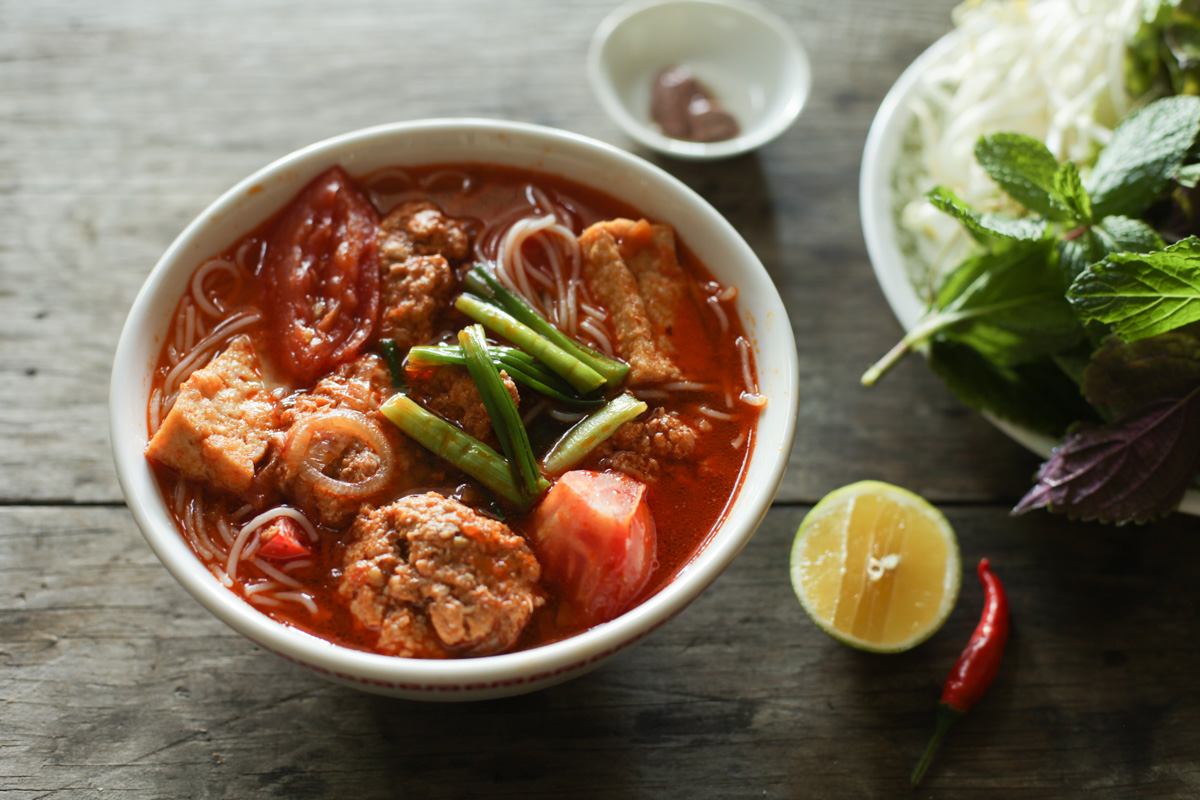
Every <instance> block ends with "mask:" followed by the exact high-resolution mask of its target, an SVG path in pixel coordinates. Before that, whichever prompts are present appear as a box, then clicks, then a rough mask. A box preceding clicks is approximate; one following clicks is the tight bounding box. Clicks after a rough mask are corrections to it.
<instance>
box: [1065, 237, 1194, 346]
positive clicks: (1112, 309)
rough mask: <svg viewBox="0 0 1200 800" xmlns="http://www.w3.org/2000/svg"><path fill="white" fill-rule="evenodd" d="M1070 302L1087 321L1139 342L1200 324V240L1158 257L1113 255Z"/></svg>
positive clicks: (1076, 287) (1086, 276)
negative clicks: (1107, 326)
mask: <svg viewBox="0 0 1200 800" xmlns="http://www.w3.org/2000/svg"><path fill="white" fill-rule="evenodd" d="M1067 298H1068V299H1069V300H1070V302H1071V304H1072V305H1073V306H1074V307H1075V310H1076V311H1078V312H1079V315H1080V316H1081V317H1082V318H1083V319H1085V320H1096V321H1098V322H1103V323H1106V324H1108V325H1111V326H1112V328H1113V331H1114V332H1115V333H1116V334H1117V335H1118V336H1120V337H1121V338H1122V339H1125V340H1126V341H1131V342H1132V341H1136V340H1138V339H1145V338H1147V337H1150V336H1156V335H1158V334H1160V333H1166V332H1167V331H1170V330H1174V329H1176V328H1180V327H1183V326H1184V325H1187V324H1189V323H1192V322H1196V321H1197V320H1200V239H1197V238H1196V237H1194V236H1192V237H1189V238H1187V239H1183V240H1181V241H1179V242H1176V243H1175V244H1173V245H1171V246H1170V247H1168V248H1166V249H1165V250H1159V251H1158V252H1154V253H1113V254H1111V255H1109V256H1107V257H1106V258H1105V259H1104V260H1103V261H1101V262H1100V263H1098V264H1094V265H1093V266H1091V267H1089V268H1088V269H1087V270H1086V271H1084V272H1083V273H1081V274H1080V275H1079V277H1078V278H1076V279H1075V282H1074V283H1072V284H1071V288H1070V289H1069V290H1068V291H1067Z"/></svg>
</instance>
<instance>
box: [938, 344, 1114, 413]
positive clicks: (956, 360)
mask: <svg viewBox="0 0 1200 800" xmlns="http://www.w3.org/2000/svg"><path fill="white" fill-rule="evenodd" d="M929 366H930V368H931V369H932V370H933V372H934V374H936V375H938V376H939V377H940V378H941V379H942V380H943V381H944V382H945V384H946V387H947V388H949V389H950V391H951V392H953V393H954V395H955V397H957V398H958V399H959V401H961V402H962V403H963V404H964V405H967V406H969V407H971V408H973V409H975V410H976V411H986V412H988V413H990V414H994V415H995V416H997V417H1000V418H1001V419H1006V420H1008V421H1009V422H1013V423H1015V424H1017V425H1020V426H1022V427H1025V428H1030V429H1031V430H1035V431H1039V432H1041V433H1045V434H1049V435H1051V436H1061V435H1062V434H1063V432H1064V431H1066V430H1067V428H1068V427H1069V426H1070V425H1071V424H1072V423H1075V422H1077V421H1079V420H1080V419H1086V420H1094V419H1096V413H1095V411H1093V410H1092V409H1091V407H1090V406H1088V405H1087V403H1085V402H1084V400H1083V397H1082V396H1081V395H1080V393H1079V388H1078V387H1077V386H1076V385H1075V383H1074V382H1072V381H1071V379H1070V378H1069V377H1068V376H1066V375H1065V374H1064V373H1063V372H1062V371H1061V370H1060V369H1058V368H1057V367H1056V366H1055V365H1054V364H1053V363H1052V362H1050V361H1049V360H1045V359H1043V360H1038V361H1034V362H1030V363H1028V364H1023V365H1021V366H1019V367H1012V368H1010V367H1002V366H1000V365H998V364H995V363H993V362H992V361H989V360H988V359H987V358H984V357H983V356H982V355H980V354H979V353H978V352H976V351H975V350H974V349H973V348H971V347H969V346H967V345H964V344H960V343H958V342H955V341H950V340H945V339H940V338H939V339H935V340H934V341H933V342H932V344H931V346H930V348H929Z"/></svg>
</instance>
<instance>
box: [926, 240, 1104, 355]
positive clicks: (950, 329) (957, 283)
mask: <svg viewBox="0 0 1200 800" xmlns="http://www.w3.org/2000/svg"><path fill="white" fill-rule="evenodd" d="M1053 257H1054V248H1053V246H1052V243H1051V242H1049V241H1046V240H1043V241H1037V242H1029V241H1017V242H1007V243H1004V244H1002V245H1000V246H997V248H996V249H994V250H992V251H989V252H985V253H981V254H978V255H976V256H972V257H971V258H968V259H967V260H966V261H964V262H963V263H962V264H961V265H960V266H959V267H958V269H956V270H955V271H954V272H952V273H950V275H949V276H947V279H946V281H945V282H944V283H943V285H942V287H941V288H940V289H939V290H938V293H937V296H936V297H935V304H936V306H937V308H938V309H939V310H938V313H937V314H936V315H935V316H934V317H933V318H931V319H929V320H926V321H925V322H923V323H922V324H921V325H918V326H916V327H914V328H913V331H917V330H918V329H919V328H921V327H922V326H925V327H926V328H928V329H929V331H928V333H927V334H926V335H929V334H932V333H933V332H934V331H937V332H940V333H941V334H942V335H944V336H947V337H950V338H953V339H955V340H956V341H959V342H962V343H963V344H968V345H970V346H971V347H974V348H975V349H976V350H978V351H979V352H980V353H981V354H982V355H984V356H986V357H987V358H989V359H991V360H992V361H994V362H996V363H997V364H1000V365H1008V366H1012V365H1016V364H1020V363H1023V362H1026V361H1031V360H1033V359H1035V358H1037V357H1039V356H1042V355H1046V354H1049V353H1053V352H1055V351H1057V350H1062V349H1065V348H1068V347H1071V346H1073V345H1075V344H1077V343H1078V342H1080V341H1081V340H1082V339H1083V337H1084V331H1083V326H1082V325H1080V323H1079V320H1078V318H1077V317H1076V315H1075V312H1074V311H1073V310H1072V308H1071V305H1070V304H1069V303H1068V302H1067V300H1066V298H1065V297H1064V295H1063V282H1062V279H1061V278H1060V277H1059V271H1058V267H1057V266H1056V265H1055V263H1054V258H1053ZM913 331H910V335H912V333H913Z"/></svg>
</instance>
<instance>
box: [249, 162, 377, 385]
mask: <svg viewBox="0 0 1200 800" xmlns="http://www.w3.org/2000/svg"><path fill="white" fill-rule="evenodd" d="M378 228H379V214H378V213H377V212H376V211H375V207H374V206H373V205H371V201H370V200H369V199H367V196H366V195H365V194H363V193H362V192H361V191H360V190H359V189H358V187H357V186H355V185H354V182H353V181H352V180H351V179H350V176H349V175H347V174H346V171H345V170H344V169H342V168H341V167H332V168H330V169H328V170H326V171H325V172H323V173H322V174H320V175H318V176H317V177H316V178H314V179H313V180H312V182H311V183H309V184H308V186H306V187H304V189H303V190H302V191H301V192H300V194H298V195H296V197H295V198H294V199H293V200H292V202H291V203H289V204H288V206H287V207H286V208H285V209H284V210H283V213H282V214H280V216H279V218H278V219H277V220H276V221H275V224H274V225H273V226H272V228H271V231H270V232H269V234H268V235H267V249H266V254H265V255H264V257H263V272H262V278H263V281H262V284H261V285H262V287H263V297H262V302H261V307H262V308H263V309H264V312H265V313H266V315H267V319H268V321H269V324H268V330H269V331H270V339H271V346H272V352H273V355H274V357H275V363H276V365H277V366H278V367H280V368H281V369H283V370H284V371H285V372H287V373H288V374H289V375H290V376H291V377H292V378H294V379H295V380H296V381H298V382H299V383H301V384H309V383H312V382H313V381H314V380H316V378H317V377H318V376H320V375H322V374H323V373H325V372H328V371H329V370H330V369H332V368H333V367H335V366H337V365H338V364H340V363H342V362H344V361H348V360H350V359H351V358H353V357H354V356H356V355H357V354H358V352H359V350H361V349H362V346H363V345H364V344H365V343H366V341H367V340H368V339H369V338H370V336H371V333H372V331H374V329H375V323H376V320H377V319H378V317H379V295H380V274H379V256H378V244H377V243H376V234H377V232H378Z"/></svg>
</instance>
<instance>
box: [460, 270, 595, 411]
mask: <svg viewBox="0 0 1200 800" xmlns="http://www.w3.org/2000/svg"><path fill="white" fill-rule="evenodd" d="M454 307H455V308H457V309H458V310H459V311H461V312H463V313H464V314H466V315H467V316H468V317H470V318H471V319H473V320H475V321H476V322H481V323H483V324H484V325H485V326H486V327H487V329H488V330H490V331H492V332H493V333H495V334H497V335H499V336H503V337H504V338H505V339H508V340H509V341H510V342H512V343H513V344H515V345H517V346H518V347H520V348H521V349H523V350H525V351H526V352H528V353H529V354H530V355H532V356H533V357H534V358H536V359H537V360H538V361H541V362H542V363H543V364H545V365H546V366H547V367H549V368H550V369H551V370H553V371H554V372H555V374H557V375H558V376H560V377H561V378H562V379H563V380H565V381H566V382H567V383H569V384H571V385H572V386H574V387H575V389H576V390H577V391H579V392H583V393H585V394H586V393H588V392H592V391H595V390H596V389H598V388H600V387H601V386H603V385H604V384H605V378H604V376H603V375H601V374H600V373H599V372H596V370H594V369H592V368H591V367H589V366H588V365H587V364H585V363H584V362H583V361H580V360H579V359H578V358H576V357H575V356H573V355H571V354H570V353H568V352H567V351H566V350H563V349H562V348H561V347H559V346H558V345H556V344H554V343H553V342H551V341H550V340H549V339H547V338H546V337H544V336H542V335H541V334H539V333H538V332H537V331H535V330H533V328H530V327H529V326H528V325H525V324H524V323H522V322H519V321H518V320H516V319H514V318H513V317H512V315H510V314H509V313H508V312H506V311H504V310H502V309H500V308H498V307H497V306H494V305H492V304H490V303H487V302H485V301H483V300H481V299H480V298H478V297H476V296H475V295H473V294H468V293H465V292H464V293H463V294H460V295H459V296H458V298H457V299H456V300H455V301H454Z"/></svg>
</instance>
